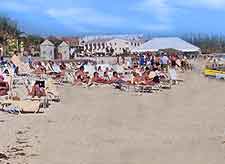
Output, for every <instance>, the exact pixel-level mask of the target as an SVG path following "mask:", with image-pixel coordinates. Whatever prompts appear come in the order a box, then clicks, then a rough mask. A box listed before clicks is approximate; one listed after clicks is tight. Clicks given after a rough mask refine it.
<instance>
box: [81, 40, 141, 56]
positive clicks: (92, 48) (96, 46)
mask: <svg viewBox="0 0 225 164" xmlns="http://www.w3.org/2000/svg"><path fill="white" fill-rule="evenodd" d="M142 43H143V41H142V40H135V39H130V40H128V39H120V38H115V39H107V38H103V39H94V40H90V41H88V42H86V43H85V51H86V52H89V53H92V54H93V53H104V54H106V53H109V52H110V50H111V49H113V55H117V54H123V53H124V52H125V51H126V52H129V51H131V49H133V48H136V47H139V46H140V45H141V44H142Z"/></svg>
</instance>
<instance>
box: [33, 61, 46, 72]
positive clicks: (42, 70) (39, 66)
mask: <svg viewBox="0 0 225 164" xmlns="http://www.w3.org/2000/svg"><path fill="white" fill-rule="evenodd" d="M34 72H35V74H37V75H41V74H45V73H46V68H45V67H44V66H43V65H42V64H41V62H38V63H37V66H36V69H35V71H34Z"/></svg>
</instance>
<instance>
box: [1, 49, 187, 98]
mask: <svg viewBox="0 0 225 164" xmlns="http://www.w3.org/2000/svg"><path fill="white" fill-rule="evenodd" d="M0 66H1V70H2V71H1V74H0V96H3V95H7V93H8V91H9V88H10V87H9V86H10V82H9V80H8V78H7V75H9V74H13V75H15V76H19V75H22V74H27V75H34V76H36V77H39V78H43V77H50V78H52V79H54V80H62V81H63V79H65V78H68V77H67V76H68V75H71V78H70V79H72V80H71V81H70V82H71V83H72V84H73V85H75V86H77V85H84V84H85V85H92V84H108V85H112V84H119V85H123V84H124V85H154V84H159V83H160V82H161V81H163V80H168V79H170V80H172V81H175V80H176V72H177V70H178V69H180V70H181V71H185V70H188V69H191V65H190V64H189V61H188V59H187V58H186V57H185V56H178V55H176V54H172V55H167V54H166V53H163V54H160V55H157V54H156V55H155V54H148V53H147V54H140V55H139V56H137V55H136V56H135V57H130V58H127V59H125V57H122V63H120V60H119V59H118V58H117V64H116V67H114V66H113V65H109V64H108V65H107V64H99V65H98V64H94V63H90V62H79V63H75V62H72V63H65V62H63V61H58V62H56V61H33V60H32V58H31V57H28V58H27V61H26V60H25V61H21V59H19V55H18V53H17V52H15V54H14V56H13V57H12V58H11V60H9V61H6V60H4V58H3V57H1V58H0ZM90 68H91V69H90ZM68 72H70V73H68ZM26 88H27V92H28V95H30V96H31V97H35V96H37V97H42V96H45V95H46V93H45V89H44V88H45V85H44V84H43V83H42V82H40V81H36V82H35V83H34V84H33V85H32V87H31V88H28V86H27V87H26Z"/></svg>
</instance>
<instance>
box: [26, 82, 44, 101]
mask: <svg viewBox="0 0 225 164" xmlns="http://www.w3.org/2000/svg"><path fill="white" fill-rule="evenodd" d="M27 89H28V95H29V96H31V97H32V98H34V97H36V96H37V97H38V98H41V97H43V96H46V92H45V87H44V85H43V82H42V81H36V82H35V84H34V85H33V86H32V89H31V91H30V90H29V88H27Z"/></svg>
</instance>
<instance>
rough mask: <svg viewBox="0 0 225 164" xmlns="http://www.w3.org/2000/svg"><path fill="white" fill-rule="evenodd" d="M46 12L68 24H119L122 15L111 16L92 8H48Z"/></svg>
mask: <svg viewBox="0 0 225 164" xmlns="http://www.w3.org/2000/svg"><path fill="white" fill-rule="evenodd" d="M46 13H47V14H48V15H49V16H50V17H52V18H55V19H57V20H58V21H60V22H61V23H63V24H66V25H71V26H73V25H77V24H89V25H97V26H100V27H108V26H115V25H119V24H121V23H122V22H123V19H122V18H121V17H117V16H111V15H107V14H104V13H100V12H97V11H95V10H94V9H92V8H67V9H55V8H52V9H48V10H47V11H46Z"/></svg>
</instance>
